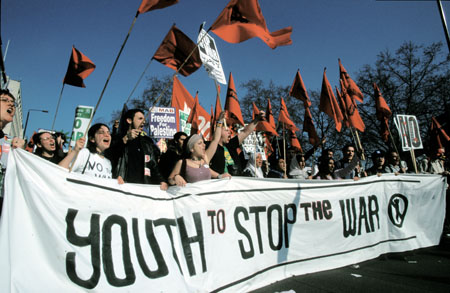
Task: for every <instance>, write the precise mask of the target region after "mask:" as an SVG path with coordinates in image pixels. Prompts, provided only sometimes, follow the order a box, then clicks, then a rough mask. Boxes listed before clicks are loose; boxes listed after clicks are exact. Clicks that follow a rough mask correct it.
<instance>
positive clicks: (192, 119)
mask: <svg viewBox="0 0 450 293" xmlns="http://www.w3.org/2000/svg"><path fill="white" fill-rule="evenodd" d="M199 106H200V104H199V103H198V92H197V94H196V95H195V98H194V107H193V108H192V110H191V113H189V117H188V119H187V123H191V134H197V133H198V132H199V128H200V127H199V123H198V120H199V115H198V113H197V111H198V108H199Z"/></svg>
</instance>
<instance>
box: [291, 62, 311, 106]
mask: <svg viewBox="0 0 450 293" xmlns="http://www.w3.org/2000/svg"><path fill="white" fill-rule="evenodd" d="M289 95H290V96H291V97H295V98H297V99H299V100H301V101H303V103H305V107H311V100H310V99H309V96H308V91H307V90H306V87H305V84H304V83H303V79H302V76H301V75H300V70H297V74H296V75H295V78H294V82H293V83H292V86H291V89H290V91H289Z"/></svg>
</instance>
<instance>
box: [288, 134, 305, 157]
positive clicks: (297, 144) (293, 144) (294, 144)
mask: <svg viewBox="0 0 450 293" xmlns="http://www.w3.org/2000/svg"><path fill="white" fill-rule="evenodd" d="M289 138H290V141H291V147H294V148H296V149H298V150H299V151H300V152H303V149H302V146H301V145H300V141H299V140H298V138H297V135H296V134H295V131H292V130H289Z"/></svg>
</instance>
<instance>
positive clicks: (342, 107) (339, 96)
mask: <svg viewBox="0 0 450 293" xmlns="http://www.w3.org/2000/svg"><path fill="white" fill-rule="evenodd" d="M336 96H337V100H338V101H339V109H340V110H341V113H342V117H343V119H342V123H343V124H344V125H345V127H350V123H349V122H348V115H347V110H346V108H345V102H344V99H343V98H342V94H341V92H340V91H339V89H338V88H337V87H336Z"/></svg>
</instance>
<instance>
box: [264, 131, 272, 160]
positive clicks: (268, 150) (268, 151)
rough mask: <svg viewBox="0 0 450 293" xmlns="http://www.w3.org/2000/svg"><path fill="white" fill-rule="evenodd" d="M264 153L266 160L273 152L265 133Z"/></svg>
mask: <svg viewBox="0 0 450 293" xmlns="http://www.w3.org/2000/svg"><path fill="white" fill-rule="evenodd" d="M264 152H265V153H266V160H268V159H269V157H270V156H271V155H272V154H273V152H274V150H273V147H272V144H271V143H270V140H269V136H268V135H267V134H266V133H264Z"/></svg>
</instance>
